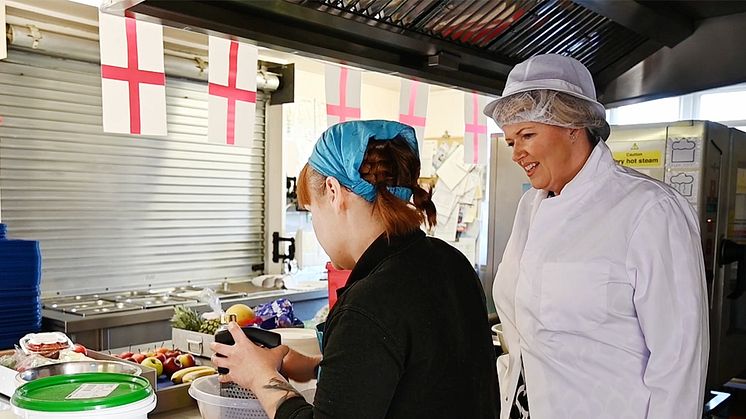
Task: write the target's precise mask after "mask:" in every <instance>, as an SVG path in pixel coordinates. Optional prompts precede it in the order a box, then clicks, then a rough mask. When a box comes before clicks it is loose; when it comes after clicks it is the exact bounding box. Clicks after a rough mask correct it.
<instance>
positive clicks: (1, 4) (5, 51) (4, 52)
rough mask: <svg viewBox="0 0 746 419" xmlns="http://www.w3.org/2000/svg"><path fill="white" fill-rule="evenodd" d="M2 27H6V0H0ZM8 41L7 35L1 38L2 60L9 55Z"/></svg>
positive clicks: (0, 54)
mask: <svg viewBox="0 0 746 419" xmlns="http://www.w3.org/2000/svg"><path fill="white" fill-rule="evenodd" d="M0 28H5V0H0ZM7 41H8V37H7V36H3V39H2V40H0V60H2V59H3V58H5V57H7V56H8V46H7Z"/></svg>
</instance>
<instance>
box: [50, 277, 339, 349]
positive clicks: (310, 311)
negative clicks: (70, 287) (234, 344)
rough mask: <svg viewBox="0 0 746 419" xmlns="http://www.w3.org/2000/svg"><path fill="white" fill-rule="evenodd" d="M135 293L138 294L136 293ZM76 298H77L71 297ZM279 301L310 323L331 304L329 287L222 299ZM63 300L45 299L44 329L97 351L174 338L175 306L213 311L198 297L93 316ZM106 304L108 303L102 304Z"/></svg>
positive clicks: (224, 302)
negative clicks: (72, 308) (67, 308)
mask: <svg viewBox="0 0 746 419" xmlns="http://www.w3.org/2000/svg"><path fill="white" fill-rule="evenodd" d="M133 292H134V291H133ZM85 297H86V298H87V299H88V300H93V301H98V300H102V301H104V302H108V301H109V300H108V299H107V300H104V299H103V298H101V297H104V298H105V297H107V295H104V294H98V295H95V296H94V295H90V296H85ZM69 298H75V297H68V299H69ZM278 298H287V299H288V300H290V301H291V302H292V303H293V309H294V311H295V315H296V316H297V317H298V318H299V319H301V320H308V319H310V318H312V317H313V316H314V314H316V312H317V311H318V310H319V309H320V308H321V307H323V306H324V305H325V304H326V303H327V291H326V288H321V289H315V290H311V291H292V290H281V289H277V290H269V291H258V292H248V293H245V292H237V293H235V294H233V295H230V296H227V295H226V296H224V297H223V298H221V304H222V306H223V309H226V308H228V307H230V306H231V305H233V304H238V303H241V304H246V305H248V306H250V307H254V306H256V305H259V304H263V303H267V302H270V301H273V300H276V299H278ZM58 300H59V298H57V297H55V298H50V299H44V304H45V307H44V308H43V309H42V317H43V318H42V329H43V330H48V331H61V332H65V333H66V334H67V335H68V336H70V338H71V339H72V340H73V341H75V342H78V343H81V344H83V345H85V346H86V347H88V348H91V349H94V350H107V349H110V348H116V347H122V346H128V345H135V344H142V343H146V342H158V341H166V340H169V339H171V324H170V320H171V316H172V315H173V313H174V310H173V305H177V304H182V303H184V304H185V305H188V306H190V307H193V308H194V309H195V310H197V311H198V312H200V313H201V312H204V311H209V310H210V308H209V307H208V306H207V305H206V304H203V303H197V302H196V298H195V299H194V300H190V301H187V302H183V301H181V300H174V301H176V302H175V303H174V304H171V305H166V306H145V307H143V306H138V307H137V308H131V307H128V309H127V310H123V311H111V312H97V313H95V315H94V314H90V312H89V311H85V310H88V308H86V309H84V314H86V313H88V314H86V315H81V314H79V313H78V311H75V312H73V311H64V308H62V309H63V310H62V311H61V310H60V307H59V305H58V306H57V307H53V305H54V304H59V302H58ZM102 305H106V303H102Z"/></svg>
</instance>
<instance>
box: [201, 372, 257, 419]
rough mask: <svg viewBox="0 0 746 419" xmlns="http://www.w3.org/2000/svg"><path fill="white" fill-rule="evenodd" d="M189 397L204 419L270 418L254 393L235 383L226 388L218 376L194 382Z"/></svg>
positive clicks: (202, 378)
mask: <svg viewBox="0 0 746 419" xmlns="http://www.w3.org/2000/svg"><path fill="white" fill-rule="evenodd" d="M189 395H190V396H192V398H193V399H194V400H196V401H197V406H198V407H199V413H200V414H201V415H202V418H203V419H265V418H268V416H267V414H266V413H265V412H264V409H262V405H261V404H260V403H259V400H257V398H256V396H255V395H254V393H252V392H251V391H249V390H245V389H243V388H241V387H239V386H238V385H236V384H233V383H230V384H229V385H228V386H227V387H226V385H225V384H221V383H220V382H219V381H218V376H217V375H210V376H207V377H201V378H198V379H196V380H194V381H193V382H192V385H191V386H190V387H189Z"/></svg>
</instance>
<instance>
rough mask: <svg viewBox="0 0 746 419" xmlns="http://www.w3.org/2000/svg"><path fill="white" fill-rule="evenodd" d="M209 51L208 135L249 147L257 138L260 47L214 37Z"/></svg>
mask: <svg viewBox="0 0 746 419" xmlns="http://www.w3.org/2000/svg"><path fill="white" fill-rule="evenodd" d="M209 53H210V56H209V60H210V68H209V74H208V76H209V77H208V79H209V93H210V95H209V104H208V123H207V137H208V139H209V141H210V142H215V143H220V144H227V145H236V146H242V147H249V146H251V144H252V142H253V141H254V125H255V115H256V71H257V62H258V49H257V47H256V46H254V45H249V44H244V43H240V42H236V41H232V40H230V39H223V38H217V37H214V36H211V37H210V45H209Z"/></svg>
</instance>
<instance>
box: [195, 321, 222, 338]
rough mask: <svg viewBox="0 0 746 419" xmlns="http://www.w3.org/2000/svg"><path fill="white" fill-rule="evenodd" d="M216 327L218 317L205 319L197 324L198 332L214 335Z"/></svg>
mask: <svg viewBox="0 0 746 419" xmlns="http://www.w3.org/2000/svg"><path fill="white" fill-rule="evenodd" d="M218 327H220V320H219V319H212V320H205V321H203V322H202V324H201V325H200V326H199V332H200V333H207V334H208V335H214V334H215V332H217V331H218Z"/></svg>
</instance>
